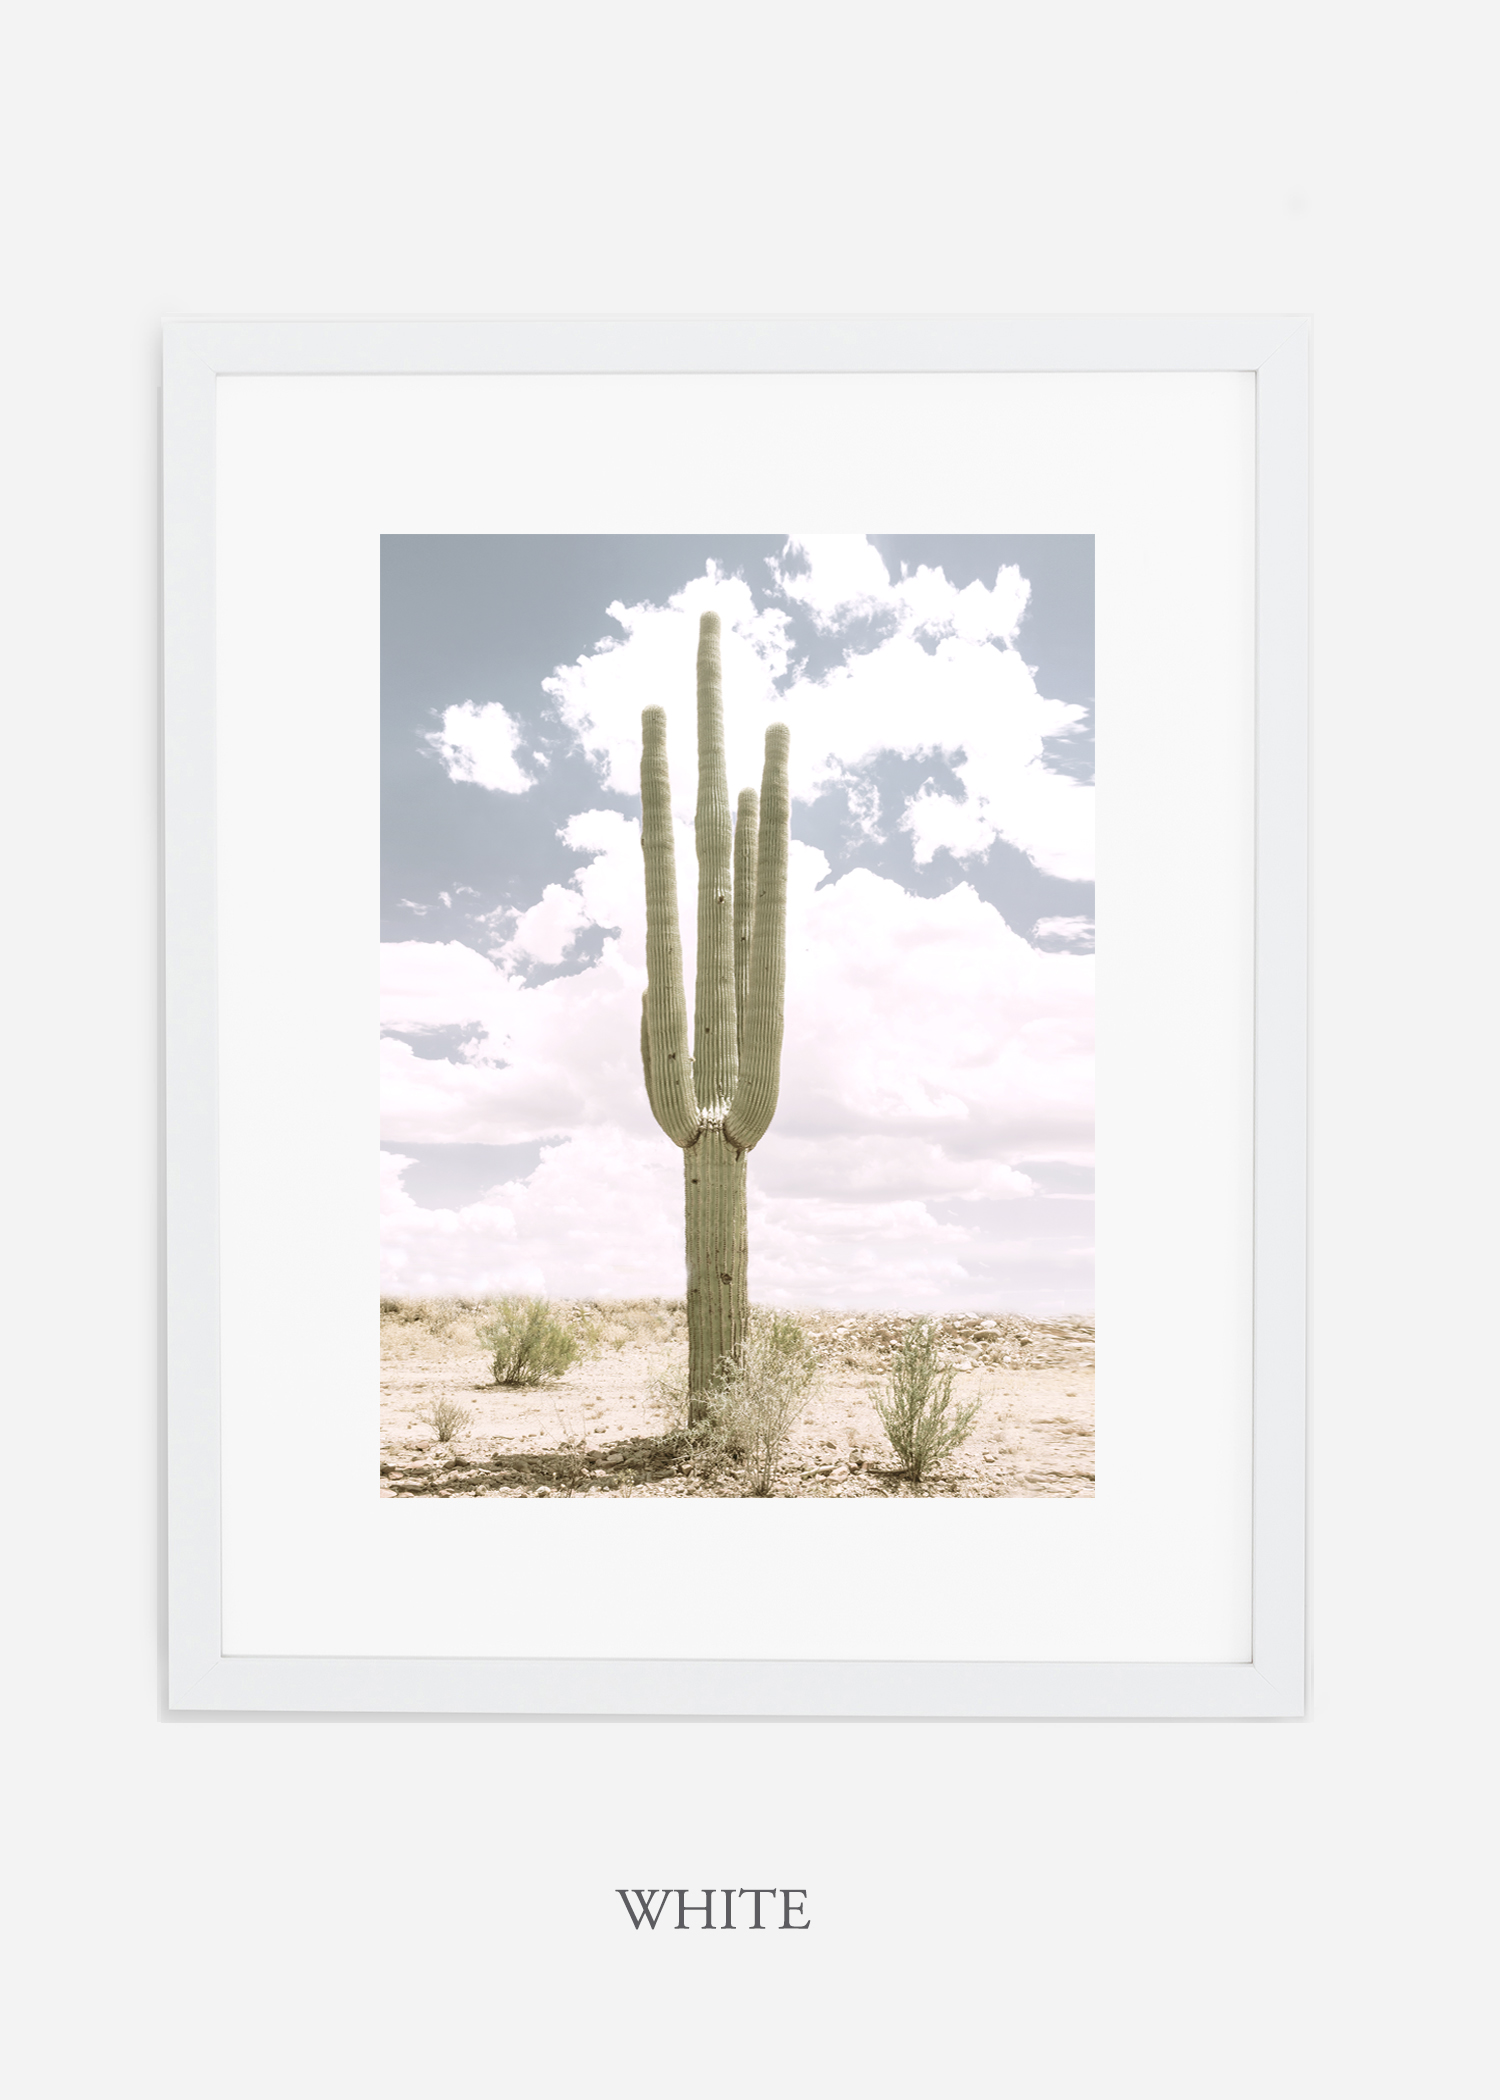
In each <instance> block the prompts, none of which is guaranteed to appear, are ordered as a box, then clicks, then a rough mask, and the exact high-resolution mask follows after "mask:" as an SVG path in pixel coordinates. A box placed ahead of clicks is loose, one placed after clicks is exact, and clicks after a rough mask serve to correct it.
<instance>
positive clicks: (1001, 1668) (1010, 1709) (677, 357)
mask: <svg viewBox="0 0 1500 2100" xmlns="http://www.w3.org/2000/svg"><path fill="white" fill-rule="evenodd" d="M1308 354H1309V331H1308V326H1307V323H1306V322H1305V321H1303V320H1300V319H1297V318H1295V317H1276V318H1260V317H1253V318H1236V317H1222V318H1177V317H1170V318H1161V319H1152V318H1091V317H1061V318H1036V319H1028V318H1001V317H990V316H977V317H960V318H932V319H910V318H902V319H879V318H871V319H786V320H753V319H752V320H717V319H713V320H709V319H704V320H476V321H406V320H393V321H214V320H183V321H174V322H172V323H170V324H168V326H167V327H166V329H165V334H164V374H163V386H164V408H163V477H164V568H165V585H164V650H163V661H164V685H165V693H164V700H165V789H166V795H165V802H166V843H165V854H166V937H167V978H166V1105H167V1117H166V1149H167V1162H166V1164H167V1174H166V1186H167V1265H166V1266H167V1328H168V1346H167V1377H168V1400H167V1431H166V1434H167V1484H168V1493H167V1632H168V1661H167V1683H168V1701H169V1704H170V1705H171V1707H173V1708H174V1709H179V1710H198V1711H210V1710H213V1711H260V1712H267V1711H270V1712H281V1713H287V1714H292V1713H307V1712H362V1713H392V1714H394V1713H436V1714H445V1713H446V1714H480V1713H483V1714H493V1715H554V1716H559V1715H610V1716H624V1715H643V1716H644V1715H649V1716H774V1717H782V1718H798V1717H907V1718H923V1717H928V1718H935V1717H972V1718H992V1719H1001V1718H1017V1719H1019V1718H1040V1717H1072V1718H1089V1717H1140V1718H1144V1717H1177V1718H1268V1719H1270V1718H1293V1717H1297V1716H1300V1715H1301V1714H1302V1713H1303V1711H1304V1699H1305V1675H1306V1663H1305V1631H1304V1618H1305V1599H1304V1532H1305V1368H1304V1366H1305V1347H1306V1285H1305V1267H1306V1229H1305V1210H1306V1139H1305V1122H1306V1023H1307V1010H1306V1009H1307V1002H1306V948H1307V886H1306V865H1307V780H1306V747H1307V657H1308V630H1307V582H1308V577H1307V560H1308V430H1307V417H1308ZM746 372H753V373H827V374H840V373H850V374H870V373H913V372H916V373H1015V372H1029V373H1038V372H1040V373H1084V372H1092V373H1116V372H1120V373H1150V372H1171V373H1183V372H1188V373H1217V372H1237V373H1248V374H1252V375H1253V380H1254V395H1255V411H1254V413H1255V497H1254V503H1255V536H1254V538H1255V546H1254V562H1255V575H1254V599H1255V757H1254V781H1253V794H1254V810H1255V814H1254V836H1255V848H1254V961H1253V971H1254V1097H1253V1100H1254V1105H1253V1119H1254V1134H1253V1184H1254V1197H1253V1201H1254V1226H1253V1257H1252V1259H1253V1276H1252V1278H1251V1279H1250V1289H1251V1291H1252V1294H1253V1297H1252V1303H1253V1320H1252V1332H1253V1367H1252V1371H1251V1377H1250V1381H1249V1391H1250V1396H1251V1397H1250V1407H1251V1411H1252V1417H1253V1420H1252V1428H1251V1435H1252V1447H1251V1448H1252V1459H1251V1466H1252V1475H1251V1518H1250V1525H1249V1545H1248V1550H1249V1556H1250V1568H1249V1593H1250V1599H1251V1604H1250V1619H1251V1635H1250V1654H1249V1657H1248V1659H1246V1660H1243V1661H1203V1660H1195V1659H1192V1658H1191V1657H1187V1656H1184V1657H1182V1658H1181V1659H1165V1660H1164V1659H1161V1658H1160V1657H1157V1658H1156V1659H1152V1660H1143V1661H1140V1662H1134V1661H1121V1660H1111V1661H1088V1660H1069V1661H1058V1662H1049V1661H1039V1660H1027V1661H1020V1660H1017V1661H1005V1660H983V1661H964V1660H921V1661H916V1660H911V1659H903V1658H902V1657H900V1656H895V1655H892V1656H890V1657H886V1658H880V1659H870V1658H868V1657H865V1658H862V1659H848V1658H840V1657H837V1656H831V1657H821V1658H817V1659H807V1658H805V1657H796V1658H792V1657H788V1658H782V1659H778V1658H776V1657H775V1656H767V1657H759V1658H755V1659H746V1658H744V1657H743V1656H737V1657H724V1658H716V1657H713V1656H705V1657H696V1658H683V1657H680V1656H679V1657H671V1658H652V1657H650V1656H643V1657H637V1658H628V1659H621V1658H619V1657H609V1658H600V1657H590V1656H588V1655H584V1654H569V1655H558V1656H552V1657H538V1656H535V1655H528V1656H513V1657H497V1656H463V1657H452V1656H437V1655H415V1656H409V1655H381V1656H356V1655H347V1656H340V1655H315V1654H296V1655H271V1654H265V1655H262V1654H253V1655H251V1654H244V1653H226V1652H225V1645H224V1639H223V1558H222V1487H223V1475H222V1468H223V1464H224V1454H223V1448H222V1440H221V1421H220V1404H219V1403H220V1379H221V1334H220V1320H219V1238H220V1193H219V1172H218V1144H219V1118H218V1071H219V1064H218V1026H219V1020H218V1016H219V997H220V985H219V976H218V962H217V956H218V909H217V896H216V875H215V870H216V857H215V824H216V817H215V812H216V807H217V786H216V782H217V773H216V756H215V753H216V731H215V723H216V714H215V709H216V636H215V592H216V566H215V564H216V529H217V511H216V476H215V433H216V400H217V391H218V382H219V380H220V379H221V378H224V377H228V376H231V375H244V374H268V375H274V374H364V375H400V374H488V373H497V374H516V373H528V374H535V373H545V374H573V373H576V374H587V373H595V374H597V373H613V374H619V373H650V374H664V373H705V374H706V373H746Z"/></svg>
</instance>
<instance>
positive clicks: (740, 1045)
mask: <svg viewBox="0 0 1500 2100" xmlns="http://www.w3.org/2000/svg"><path fill="white" fill-rule="evenodd" d="M759 822H760V798H759V797H758V796H757V794H756V792H755V790H754V788H741V790H740V803H739V808H738V810H737V811H736V812H735V819H734V1031H735V1050H736V1052H737V1053H738V1055H739V1057H740V1058H743V1057H744V1055H745V1015H746V1013H747V1012H748V1010H749V987H750V937H751V934H752V932H753V931H754V927H755V849H756V838H755V833H756V827H757V825H758V824H759Z"/></svg>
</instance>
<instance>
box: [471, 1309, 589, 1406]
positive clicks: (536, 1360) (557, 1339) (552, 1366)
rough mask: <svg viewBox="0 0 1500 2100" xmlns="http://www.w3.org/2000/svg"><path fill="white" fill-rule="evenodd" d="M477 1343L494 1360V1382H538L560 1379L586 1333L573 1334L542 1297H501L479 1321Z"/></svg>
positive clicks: (577, 1352) (532, 1383)
mask: <svg viewBox="0 0 1500 2100" xmlns="http://www.w3.org/2000/svg"><path fill="white" fill-rule="evenodd" d="M477 1333H478V1337H479V1340H480V1342H481V1343H482V1344H483V1346H484V1347H485V1348H486V1349H488V1350H489V1351H490V1354H491V1356H492V1357H493V1359H494V1368H495V1383H496V1385H541V1384H542V1383H543V1382H544V1381H545V1380H546V1379H548V1378H561V1376H562V1374H563V1372H564V1371H566V1370H567V1368H568V1366H569V1365H570V1364H571V1363H572V1362H573V1361H574V1360H575V1358H576V1357H577V1356H578V1355H579V1352H580V1344H581V1343H586V1341H587V1335H586V1334H585V1333H583V1332H579V1333H575V1332H574V1331H573V1329H572V1328H571V1327H569V1326H568V1324H567V1323H566V1321H564V1320H561V1319H559V1318H558V1316H557V1315H556V1313H554V1311H553V1310H552V1307H551V1306H550V1305H549V1304H548V1303H547V1301H546V1299H545V1298H502V1299H501V1300H500V1301H499V1303H498V1304H497V1305H496V1307H495V1309H494V1314H493V1316H492V1317H491V1318H490V1319H488V1320H482V1321H480V1323H479V1325H478V1328H477Z"/></svg>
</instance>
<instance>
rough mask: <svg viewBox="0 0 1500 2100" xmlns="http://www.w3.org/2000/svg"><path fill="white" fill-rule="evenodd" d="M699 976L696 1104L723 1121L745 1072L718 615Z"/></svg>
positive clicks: (706, 683) (712, 627)
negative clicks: (739, 1042)
mask: <svg viewBox="0 0 1500 2100" xmlns="http://www.w3.org/2000/svg"><path fill="white" fill-rule="evenodd" d="M694 830H695V833H696V837H697V845H698V973H697V983H696V985H695V987H694V993H693V1074H694V1084H695V1086H696V1090H697V1098H698V1106H699V1108H700V1109H701V1111H702V1113H703V1114H704V1116H706V1117H708V1118H710V1119H712V1120H718V1119H720V1118H722V1116H723V1114H724V1111H725V1109H726V1108H727V1107H728V1106H729V1100H730V1096H731V1095H732V1094H733V1092H734V1086H735V1079H736V1076H737V1074H738V1070H739V1057H738V1053H737V1051H736V1048H735V1022H734V928H733V919H734V897H733V879H732V870H731V864H730V863H731V855H732V851H733V848H732V842H731V835H730V826H729V783H728V778H727V775H726V773H725V768H724V693H723V679H722V674H721V671H720V667H719V616H718V614H717V613H712V612H707V613H704V615H703V617H702V619H701V620H700V621H699V623H698V806H697V812H696V816H695V820H694Z"/></svg>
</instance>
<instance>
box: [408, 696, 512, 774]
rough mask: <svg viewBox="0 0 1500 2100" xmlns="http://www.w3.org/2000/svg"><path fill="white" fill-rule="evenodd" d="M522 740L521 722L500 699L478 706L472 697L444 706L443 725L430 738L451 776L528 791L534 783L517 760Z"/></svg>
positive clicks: (428, 739)
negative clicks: (515, 718)
mask: <svg viewBox="0 0 1500 2100" xmlns="http://www.w3.org/2000/svg"><path fill="white" fill-rule="evenodd" d="M520 740H521V728H520V724H519V723H518V722H516V721H514V720H512V718H511V716H510V715H508V714H507V713H506V711H505V709H504V708H503V707H502V706H501V705H500V703H499V702H498V701H491V702H490V704H489V705H488V706H487V707H476V706H475V705H474V703H473V701H472V700H463V701H460V702H459V704H458V705H457V706H456V707H447V708H444V710H443V726H442V728H441V729H434V730H433V731H432V732H431V733H430V734H429V736H428V738H427V741H428V743H429V744H431V746H432V748H433V750H434V751H436V753H437V755H438V757H439V758H440V759H441V760H442V761H443V765H444V767H445V768H446V770H447V774H448V778H449V779H450V780H472V781H474V782H475V783H476V784H477V785H478V786H479V787H486V788H495V789H497V790H498V791H499V792H500V793H502V794H506V795H524V794H525V792H526V790H527V789H528V788H529V787H530V786H531V785H532V782H531V779H530V777H529V775H527V774H526V773H523V772H522V770H521V768H520V766H519V764H518V763H517V761H516V749H517V746H518V745H519V743H520ZM533 755H534V754H533Z"/></svg>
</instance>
